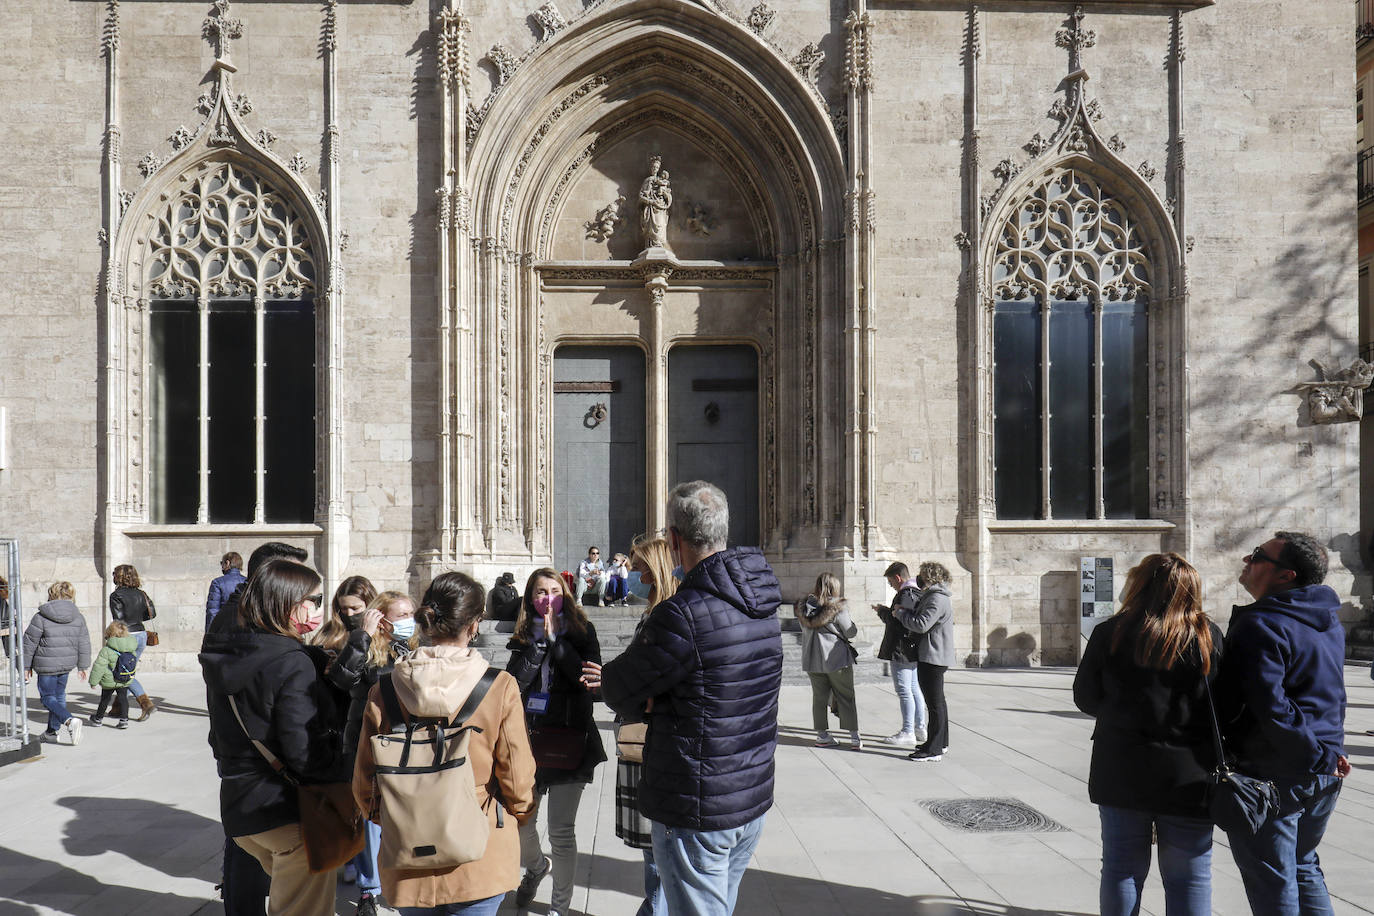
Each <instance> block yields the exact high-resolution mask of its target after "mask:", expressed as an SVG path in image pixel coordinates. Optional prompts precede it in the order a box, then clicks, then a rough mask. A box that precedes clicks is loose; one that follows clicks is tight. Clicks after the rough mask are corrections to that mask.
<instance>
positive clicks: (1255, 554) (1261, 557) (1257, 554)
mask: <svg viewBox="0 0 1374 916" xmlns="http://www.w3.org/2000/svg"><path fill="white" fill-rule="evenodd" d="M1245 562H1247V563H1273V564H1274V565H1275V566H1277V567H1278V568H1279V569H1292V568H1293V567H1291V566H1289V565H1288V564H1287V563H1284V562H1282V561H1281V560H1278V559H1275V558H1274V557H1271V556H1269V554H1267V553H1265V552H1264V548H1263V547H1256V548H1255V549H1254V550H1252V551H1250V553H1249V554H1248V555H1247V556H1246V557H1245Z"/></svg>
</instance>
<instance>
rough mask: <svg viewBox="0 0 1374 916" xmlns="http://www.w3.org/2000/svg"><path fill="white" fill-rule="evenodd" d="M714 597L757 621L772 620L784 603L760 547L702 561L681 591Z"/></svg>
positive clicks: (734, 549) (723, 552) (718, 554)
mask: <svg viewBox="0 0 1374 916" xmlns="http://www.w3.org/2000/svg"><path fill="white" fill-rule="evenodd" d="M688 589H696V590H697V591H702V592H706V593H707V594H710V595H714V596H716V597H717V598H719V599H720V600H722V601H724V602H726V603H728V604H731V605H733V606H734V607H736V608H738V609H739V610H740V611H741V612H742V613H744V614H745V615H746V616H749V617H752V618H754V619H755V620H762V619H764V618H766V617H772V616H773V615H774V614H776V613H777V611H778V605H780V604H782V589H781V588H780V587H779V585H778V579H777V576H775V575H773V569H772V567H770V566H769V565H768V561H767V560H766V559H764V557H763V551H762V550H759V549H758V548H757V547H731V548H729V549H726V550H721V551H718V552H716V553H713V554H711V555H710V556H709V557H707V558H706V559H704V560H702V561H701V562H700V563H698V564H697V565H696V566H693V567H692V569H691V571H690V572H689V573H687V575H686V577H684V578H683V580H682V585H680V586H679V587H678V590H679V591H685V590H688Z"/></svg>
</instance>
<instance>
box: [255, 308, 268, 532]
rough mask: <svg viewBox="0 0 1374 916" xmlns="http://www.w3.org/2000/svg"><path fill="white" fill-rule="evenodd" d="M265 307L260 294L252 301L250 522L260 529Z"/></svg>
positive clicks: (262, 515) (263, 475) (264, 448)
mask: <svg viewBox="0 0 1374 916" xmlns="http://www.w3.org/2000/svg"><path fill="white" fill-rule="evenodd" d="M266 323H267V319H266V304H265V303H264V302H263V298H262V294H261V292H259V294H258V295H256V296H254V297H253V341H254V344H253V346H254V351H253V397H254V407H253V481H254V485H255V488H256V493H255V495H254V498H253V521H254V523H255V524H258V525H261V524H263V523H264V522H265V521H266V520H267V510H266V502H267V498H266V497H267V446H266V437H265V432H266V429H267V397H266V387H265V385H264V380H265V379H266V377H267V371H266V370H267V344H266V338H265V333H264V332H265V330H266V328H265V325H266Z"/></svg>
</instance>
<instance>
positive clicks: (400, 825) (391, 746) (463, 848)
mask: <svg viewBox="0 0 1374 916" xmlns="http://www.w3.org/2000/svg"><path fill="white" fill-rule="evenodd" d="M498 674H500V672H499V671H498V670H497V669H495V668H488V669H487V670H486V673H485V674H483V675H482V679H481V680H480V681H478V682H477V686H476V687H474V688H473V689H472V693H470V694H469V695H468V698H467V701H466V702H464V703H463V708H462V709H460V710H458V715H456V716H454V717H453V721H451V722H445V721H444V720H442V719H412V718H411V717H410V716H408V715H407V714H406V712H405V710H404V709H402V708H401V703H400V700H399V698H398V697H397V696H396V687H395V685H394V684H392V682H391V675H390V674H386V675H383V676H382V677H381V679H380V680H379V681H378V684H379V685H380V686H381V693H382V704H383V706H384V707H385V709H386V716H387V719H388V720H390V722H391V731H390V733H386V734H380V735H373V736H372V756H373V758H374V759H375V760H376V762H377V774H376V779H377V790H378V795H379V796H380V799H381V801H380V806H379V807H380V810H381V816H380V824H381V828H382V845H381V849H380V850H379V851H378V854H377V861H378V863H379V864H380V865H381V866H382V867H383V868H404V869H434V868H452V867H454V866H458V865H462V864H464V863H466V862H475V861H477V860H478V859H480V858H482V854H483V853H484V852H486V848H487V837H488V835H489V834H490V833H491V825H490V824H489V823H488V822H487V815H486V812H484V811H483V810H482V808H481V807H480V806H479V805H478V804H477V788H476V783H475V782H474V780H473V775H472V766H471V765H470V764H469V762H468V739H469V737H471V734H470V733H471V732H474V731H478V732H480V731H481V730H482V729H481V728H478V727H477V726H474V725H465V724H463V723H465V722H466V721H467V720H468V719H470V718H471V717H472V714H473V713H474V712H476V711H477V707H478V706H479V705H481V703H482V700H483V699H484V698H485V697H486V695H487V690H488V689H490V687H491V685H492V682H494V681H495V680H496V676H497V675H498ZM493 801H494V803H495V804H496V806H497V808H496V826H497V827H501V826H502V820H503V817H502V810H501V803H500V801H499V800H493Z"/></svg>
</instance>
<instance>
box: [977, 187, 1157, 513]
mask: <svg viewBox="0 0 1374 916" xmlns="http://www.w3.org/2000/svg"><path fill="white" fill-rule="evenodd" d="M1150 268H1151V265H1150V258H1149V254H1148V246H1147V244H1146V240H1145V238H1144V236H1143V235H1142V233H1141V232H1140V230H1139V229H1138V228H1137V226H1136V224H1135V223H1134V221H1133V219H1132V217H1131V214H1130V213H1129V211H1128V210H1127V208H1126V206H1125V205H1124V204H1123V203H1122V201H1120V200H1118V199H1116V198H1114V197H1113V196H1112V195H1111V193H1110V192H1109V190H1108V189H1107V188H1105V187H1104V186H1103V185H1102V184H1101V183H1100V182H1099V181H1098V179H1097V178H1095V177H1094V176H1093V175H1092V174H1090V173H1089V172H1087V171H1084V170H1082V169H1079V168H1073V167H1068V168H1056V169H1051V170H1050V171H1048V172H1047V173H1046V174H1045V175H1044V176H1042V178H1041V180H1039V181H1037V182H1036V183H1035V184H1034V185H1032V186H1031V187H1030V189H1029V190H1028V191H1027V192H1026V193H1025V194H1024V195H1023V197H1022V198H1021V200H1020V201H1019V202H1018V203H1017V204H1016V206H1015V207H1014V208H1013V209H1012V210H1011V211H1010V213H1009V215H1008V216H1007V217H1006V218H1005V220H1004V222H1003V223H1002V225H1001V226H1000V227H998V236H997V241H996V248H995V251H994V254H993V262H992V265H991V271H990V276H989V288H990V290H991V293H992V297H993V302H994V307H993V359H994V371H993V407H994V424H993V428H994V488H995V494H996V506H997V514H998V516H999V517H1001V518H1143V517H1147V516H1148V514H1149V493H1148V489H1149V485H1148V474H1147V465H1148V453H1149V448H1148V426H1149V412H1148V408H1149V378H1148V375H1149V363H1148V353H1149V351H1148V337H1149V326H1148V308H1149V303H1150V293H1151V289H1152V287H1151V270H1150Z"/></svg>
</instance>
